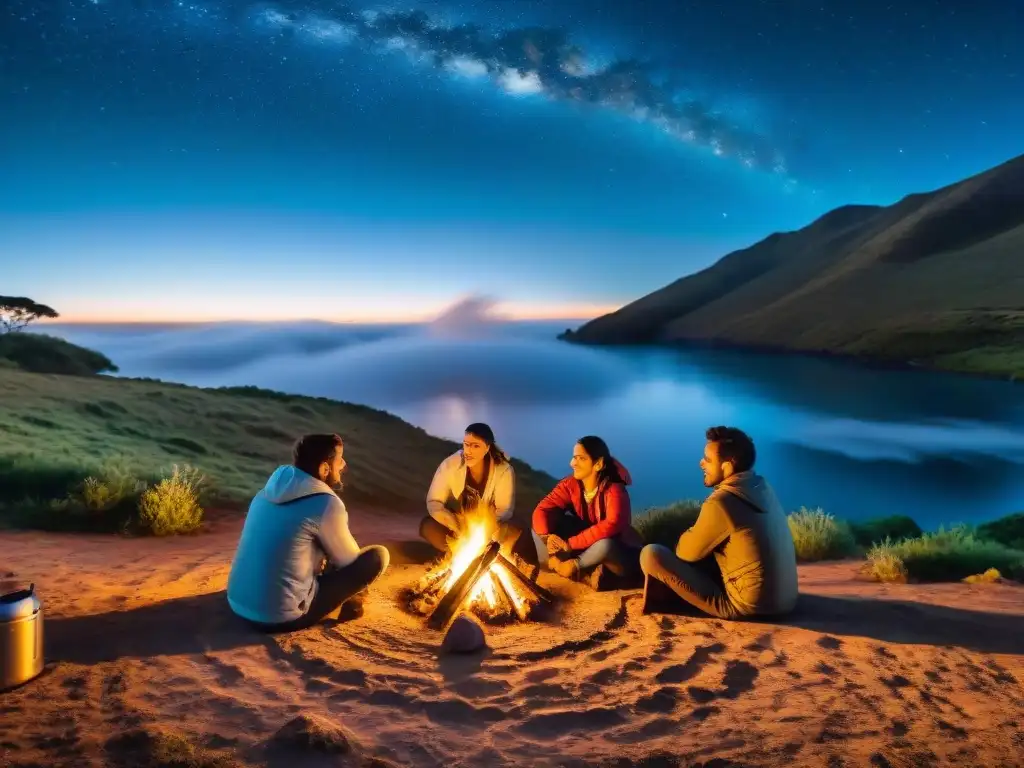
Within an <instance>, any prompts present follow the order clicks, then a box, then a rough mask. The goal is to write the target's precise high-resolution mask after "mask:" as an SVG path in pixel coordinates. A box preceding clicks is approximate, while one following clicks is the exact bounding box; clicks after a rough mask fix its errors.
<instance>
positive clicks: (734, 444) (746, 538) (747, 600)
mask: <svg viewBox="0 0 1024 768" xmlns="http://www.w3.org/2000/svg"><path fill="white" fill-rule="evenodd" d="M706 439H707V443H706V445H705V446H704V456H703V458H702V459H701V461H700V467H701V470H702V471H703V473H704V485H705V486H706V487H708V488H713V489H714V490H713V491H712V493H711V495H710V496H708V498H707V499H706V500H705V502H704V504H703V506H702V507H701V510H700V515H699V516H698V517H697V522H695V523H694V524H693V526H692V527H691V528H690V529H689V530H687V531H685V532H684V533H683V534H682V536H680V537H679V542H678V543H677V544H676V548H675V552H674V553H673V551H672V550H671V549H669V548H668V547H665V546H662V545H660V544H648V545H647V546H646V547H644V548H643V550H642V551H641V553H640V568H641V569H642V570H643V572H644V575H645V584H644V612H645V613H657V612H674V610H673V609H678V608H682V607H685V604H689V605H691V606H693V607H695V608H698V609H699V610H701V611H703V612H704V613H706V614H710V615H711V616H716V617H718V618H722V619H736V618H742V617H746V616H766V615H780V614H784V613H788V612H789V611H791V610H793V608H794V607H795V605H796V600H797V592H798V590H797V573H796V550H795V548H794V546H793V536H792V534H791V533H790V531H789V521H788V520H787V519H786V514H785V512H784V511H783V510H782V506H781V505H780V504H779V500H778V498H776V496H775V492H774V491H773V490H772V488H771V486H770V485H769V484H768V481H767V480H765V479H764V478H763V477H761V476H760V475H758V474H757V473H756V472H754V460H755V459H756V457H757V455H756V451H755V449H754V442H753V440H751V439H750V437H749V436H747V435H746V434H745V433H744V432H743V431H742V430H739V429H736V428H735V427H712V428H711V429H709V430H708V431H707V434H706ZM684 601H685V603H684Z"/></svg>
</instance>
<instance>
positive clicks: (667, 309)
mask: <svg viewBox="0 0 1024 768" xmlns="http://www.w3.org/2000/svg"><path fill="white" fill-rule="evenodd" d="M560 338H562V339H564V340H567V341H571V342H575V343H582V344H608V345H635V344H704V345H707V344H710V345H724V346H734V347H744V348H762V349H766V350H774V351H790V352H799V353H812V354H829V355H840V356H853V357H859V358H866V359H873V360H877V361H879V362H883V361H884V362H890V363H913V364H916V365H919V366H926V367H933V368H940V369H947V370H956V371H962V372H966V373H979V374H986V375H998V376H1009V377H1019V376H1024V155H1021V156H1020V157H1016V158H1013V159H1011V160H1009V161H1007V162H1005V163H1002V164H1000V165H998V166H995V167H993V168H990V169H989V170H987V171H983V172H981V173H979V174H976V175H974V176H971V177H968V178H966V179H963V180H961V181H958V182H954V183H952V184H949V185H946V186H944V187H941V188H939V189H937V190H934V191H932V192H919V193H913V194H910V195H907V196H905V197H904V198H902V199H901V200H899V201H897V202H896V203H893V204H892V205H889V206H874V205H846V206H841V207H839V208H835V209H833V210H831V211H828V212H826V213H825V214H823V215H821V216H819V217H818V218H817V219H815V220H814V221H812V222H811V223H810V224H808V225H807V226H805V227H803V228H801V229H797V230H793V231H790V232H776V233H773V234H771V235H769V236H767V237H765V238H763V239H762V240H760V241H758V242H756V243H754V244H753V245H751V246H748V247H746V248H742V249H739V250H737V251H733V252H731V253H729V254H726V255H725V256H723V257H722V258H721V259H719V260H718V261H717V262H715V263H714V264H712V265H711V266H709V267H707V268H706V269H703V270H700V271H699V272H696V273H694V274H692V275H687V276H684V277H682V278H680V279H678V280H676V281H674V282H672V283H670V284H669V285H666V286H664V287H663V288H660V289H658V290H656V291H653V292H651V293H649V294H647V295H646V296H642V297H640V298H639V299H636V300H635V301H633V302H631V303H629V304H627V305H625V306H624V307H622V308H621V309H619V310H617V311H615V312H612V313H609V314H607V315H603V316H601V317H598V318H595V319H594V320H591V321H590V322H588V323H585V324H584V325H582V326H581V327H580V328H579V329H577V330H576V331H567V332H566V333H564V334H563V335H562V336H561V337H560Z"/></svg>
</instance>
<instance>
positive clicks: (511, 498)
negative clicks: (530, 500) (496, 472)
mask: <svg viewBox="0 0 1024 768" xmlns="http://www.w3.org/2000/svg"><path fill="white" fill-rule="evenodd" d="M503 466H504V469H505V471H504V472H502V473H501V476H500V477H498V478H496V481H495V484H494V514H495V516H496V517H497V518H498V520H499V522H507V521H509V520H511V519H512V512H513V510H514V509H515V506H516V471H515V470H514V469H512V465H511V464H509V463H507V462H506V463H505V464H504V465H503Z"/></svg>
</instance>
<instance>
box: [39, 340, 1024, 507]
mask: <svg viewBox="0 0 1024 768" xmlns="http://www.w3.org/2000/svg"><path fill="white" fill-rule="evenodd" d="M557 330H561V329H560V328H554V327H552V326H550V325H543V324H536V325H525V324H522V325H520V324H517V325H511V326H502V325H496V326H492V327H488V328H486V329H485V330H481V331H475V332H474V333H472V334H459V333H453V332H452V331H451V329H443V330H442V329H437V328H431V327H430V326H426V327H424V326H418V327H416V326H406V327H396V326H390V327H382V326H377V327H374V326H335V325H326V324H289V325H241V324H232V325H213V326H207V327H184V328H181V327H179V328H148V329H147V328H143V329H138V328H117V327H106V328H83V327H73V326H64V327H60V326H51V327H49V328H48V329H47V332H50V333H54V334H55V335H60V336H63V337H65V338H68V339H69V340H71V341H74V342H76V343H81V344H85V345H87V346H91V347H92V348H94V349H99V350H101V351H103V352H104V353H106V354H107V355H108V356H110V357H111V358H112V359H113V360H114V361H115V362H116V363H118V364H119V365H120V366H121V372H122V374H124V375H128V376H153V377H157V378H162V379H165V380H169V381H180V382H184V383H189V384H197V385H202V386H222V385H239V384H252V385H256V386H260V387H267V388H272V389H278V390H283V391H287V392H293V393H298V394H306V395H317V396H324V397H331V398H337V399H342V400H350V401H354V402H359V403H365V404H367V405H372V406H374V407H379V408H383V409H386V410H388V411H391V412H393V413H396V414H398V415H400V416H402V417H403V418H405V419H407V420H408V421H410V422H412V423H414V424H417V425H419V426H421V427H423V428H424V429H426V430H427V431H428V432H431V433H433V434H437V435H441V436H444V437H450V438H454V439H460V438H461V435H462V430H463V428H464V427H465V426H466V424H468V423H470V422H472V421H487V422H489V423H490V424H491V425H492V426H493V427H494V429H495V432H496V433H497V435H498V440H499V442H500V443H501V444H502V445H503V446H504V447H505V448H506V449H507V450H509V451H511V452H512V453H514V454H515V455H517V456H520V457H522V458H523V459H524V460H526V461H528V462H529V463H531V464H533V465H534V466H536V467H538V468H541V469H544V470H546V471H548V472H551V473H552V474H554V475H556V476H561V475H563V474H565V473H566V472H567V471H568V461H569V457H570V455H571V453H572V445H573V442H574V440H575V439H576V438H577V437H579V436H582V435H585V434H589V433H593V434H598V435H601V436H602V437H604V438H605V439H606V440H607V441H608V443H609V445H610V446H611V448H612V451H613V452H614V453H615V454H616V455H617V456H618V458H619V459H620V460H621V461H622V462H623V463H625V464H626V465H627V466H628V467H629V469H630V471H631V472H632V474H633V479H634V486H633V488H632V489H631V494H632V497H633V502H634V505H635V506H636V507H640V508H643V507H647V506H651V505H657V504H664V503H667V502H670V501H672V500H675V499H679V498H684V497H702V496H703V495H705V494H706V491H705V490H704V488H703V486H702V484H701V481H700V477H701V476H700V472H699V470H698V466H697V462H698V460H699V458H700V455H701V452H702V450H703V444H704V430H705V428H707V427H708V426H710V425H713V424H729V425H735V426H739V427H741V428H743V429H745V430H747V431H748V432H749V433H750V434H751V435H752V436H753V437H754V439H755V442H756V444H757V448H758V452H759V458H758V468H759V470H760V471H761V472H762V473H763V474H765V475H766V476H767V477H768V478H769V479H770V481H771V482H772V483H773V484H774V485H775V487H776V489H777V491H778V493H779V496H780V498H781V499H782V501H783V504H784V505H785V506H786V507H787V508H789V509H795V508H797V507H800V506H808V507H819V506H820V507H823V508H824V509H825V510H826V511H829V512H832V513H834V514H836V515H838V516H842V517H847V518H850V519H865V518H870V517H876V516H880V515H888V514H908V515H911V516H912V517H914V518H915V519H916V520H917V521H918V522H919V523H920V524H921V525H922V526H925V527H937V526H938V525H939V524H942V523H950V522H956V521H971V522H980V521H983V520H986V519H991V518H993V517H998V516H1000V515H1003V514H1007V513H1009V512H1012V511H1019V510H1024V385H1020V384H1017V385H1014V384H1010V383H1004V382H992V381H979V380H973V379H968V378H962V377H955V376H944V375H935V374H927V373H919V372H892V371H877V370H868V369H864V368H860V367H857V366H853V365H850V364H844V363H838V362H832V361H824V360H814V359H805V358H798V357H777V356H765V355H754V354H749V353H737V352H724V351H683V352H680V351H672V350H609V349H597V348H583V347H576V346H572V345H568V344H564V343H561V342H558V341H555V340H553V334H554V332H556V331H557ZM331 426H332V425H328V424H325V425H324V427H325V428H331ZM424 490H425V489H424Z"/></svg>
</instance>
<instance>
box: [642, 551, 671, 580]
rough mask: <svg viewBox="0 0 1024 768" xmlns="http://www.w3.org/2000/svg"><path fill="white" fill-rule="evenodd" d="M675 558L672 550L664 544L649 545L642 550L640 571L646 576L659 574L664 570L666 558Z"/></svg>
mask: <svg viewBox="0 0 1024 768" xmlns="http://www.w3.org/2000/svg"><path fill="white" fill-rule="evenodd" d="M666 555H668V556H670V557H674V556H675V555H673V554H672V550H670V549H669V548H668V547H666V546H663V545H662V544H648V545H647V546H645V547H644V548H643V549H641V550H640V570H641V571H643V572H644V574H645V575H649V574H651V573H657V572H658V571H660V570H661V569H662V564H663V563H664V562H665V556H666Z"/></svg>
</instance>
